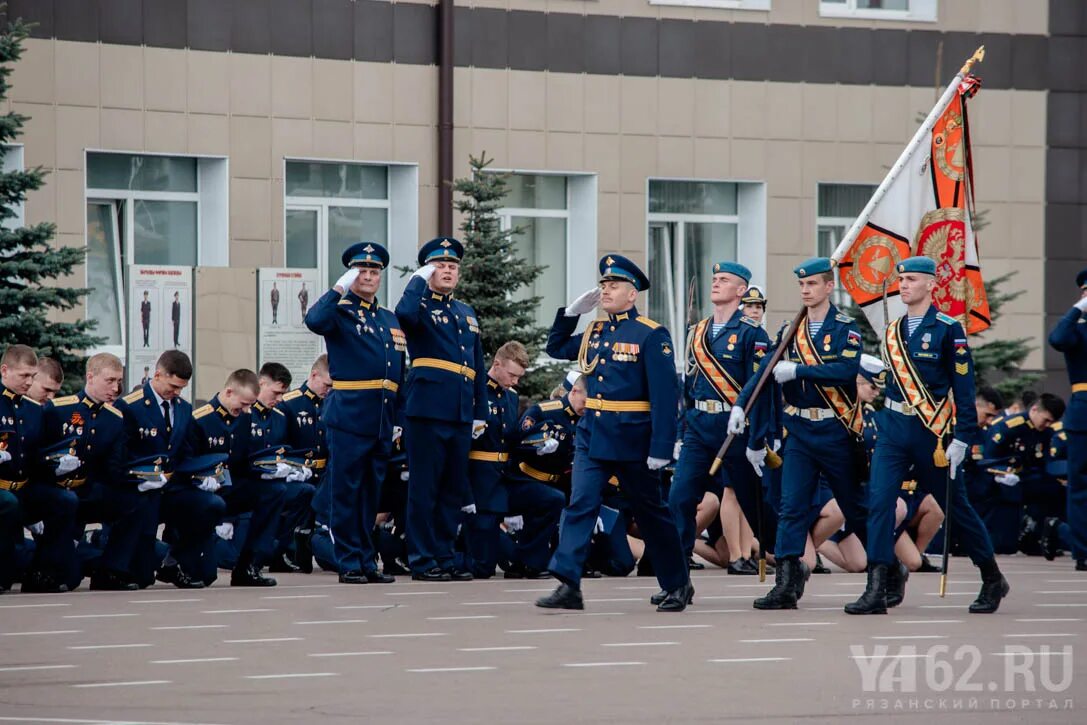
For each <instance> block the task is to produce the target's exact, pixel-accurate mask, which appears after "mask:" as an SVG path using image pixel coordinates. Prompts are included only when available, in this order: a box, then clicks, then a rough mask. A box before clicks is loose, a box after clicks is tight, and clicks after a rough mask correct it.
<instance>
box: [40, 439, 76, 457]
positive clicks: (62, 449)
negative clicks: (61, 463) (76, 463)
mask: <svg viewBox="0 0 1087 725" xmlns="http://www.w3.org/2000/svg"><path fill="white" fill-rule="evenodd" d="M77 440H79V437H78V436H68V437H67V438H64V439H62V440H59V441H57V442H56V443H54V444H53V445H51V446H47V447H45V448H42V449H41V454H42V455H43V456H45V459H46V460H47V461H53V462H56V461H58V460H60V457H61V456H67V455H73V456H74V455H75V444H76V441H77Z"/></svg>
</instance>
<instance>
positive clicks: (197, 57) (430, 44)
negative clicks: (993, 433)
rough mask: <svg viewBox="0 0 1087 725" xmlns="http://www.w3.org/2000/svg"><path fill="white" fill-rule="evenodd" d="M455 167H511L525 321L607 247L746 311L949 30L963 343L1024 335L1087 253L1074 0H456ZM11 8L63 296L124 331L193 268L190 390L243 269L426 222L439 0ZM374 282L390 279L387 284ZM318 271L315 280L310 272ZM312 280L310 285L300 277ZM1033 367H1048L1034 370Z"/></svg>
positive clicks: (1040, 351) (231, 360) (1078, 24)
mask: <svg viewBox="0 0 1087 725" xmlns="http://www.w3.org/2000/svg"><path fill="white" fill-rule="evenodd" d="M453 5H454V6H455V7H454V9H453V12H452V18H453V32H452V61H453V66H454V68H453V71H452V122H453V131H452V149H453V175H454V176H462V175H464V174H465V173H466V172H467V169H468V158H469V154H476V155H478V154H480V153H483V152H486V154H487V156H488V157H490V158H493V159H494V161H493V164H492V168H494V169H495V170H503V171H510V172H514V176H513V177H511V194H510V196H509V198H508V199H507V207H506V208H505V209H504V210H503V220H504V223H506V224H508V225H510V226H512V227H521V228H523V229H524V230H525V231H524V233H523V234H521V235H519V236H518V245H519V248H520V249H521V250H522V252H523V254H524V255H525V256H526V257H528V258H529V259H530V260H532V261H535V262H537V263H539V264H546V265H548V269H547V270H546V271H545V273H544V275H543V277H542V278H541V279H540V281H539V282H538V283H537V288H536V290H534V293H535V294H538V295H540V296H542V297H543V298H544V300H545V302H544V307H545V309H542V310H541V313H540V319H541V321H545V320H548V319H550V316H551V314H553V313H552V312H551V310H552V309H553V308H554V307H555V306H557V305H559V304H562V303H563V302H564V301H565V300H566V299H568V298H569V297H570V296H571V295H572V294H575V293H577V292H580V291H581V290H583V289H584V288H586V287H588V286H590V285H591V284H593V281H594V279H595V267H594V263H595V260H596V258H597V257H598V256H599V255H600V254H603V253H605V252H619V253H623V254H627V255H629V256H631V257H632V258H634V259H636V260H638V261H639V262H641V263H644V264H646V265H647V267H648V270H649V272H650V276H651V278H652V281H653V285H654V289H653V291H652V292H651V293H650V299H649V300H648V303H647V307H648V309H647V310H645V312H647V313H648V314H650V315H651V316H653V317H655V318H657V319H659V320H661V321H662V322H665V323H667V324H669V325H671V326H673V327H679V326H681V325H682V323H683V320H684V319H685V318H686V314H687V305H688V300H687V299H686V293H687V289H688V286H689V283H690V280H691V279H692V278H694V279H695V280H696V281H697V282H698V284H697V285H696V287H698V289H699V296H698V298H697V299H696V300H695V304H696V306H698V307H700V308H702V309H703V310H704V309H705V305H706V304H707V303H706V300H705V299H704V298H703V297H702V295H703V294H704V290H705V288H706V287H707V279H708V276H709V275H708V270H709V266H710V264H711V263H712V262H713V261H717V260H719V259H723V258H734V259H738V260H740V261H742V262H744V263H745V264H747V265H748V266H749V267H751V268H752V270H753V271H754V274H755V279H754V280H753V281H754V282H757V283H760V284H762V285H764V286H765V288H766V290H767V293H768V295H769V298H770V304H769V313H770V318H771V321H772V322H773V323H776V322H777V321H779V320H782V319H784V318H786V317H788V316H791V314H792V313H793V312H794V309H793V308H794V307H795V294H794V292H793V289H794V282H793V280H792V276H791V269H792V267H793V266H794V264H796V263H797V262H799V261H801V260H802V259H804V258H806V257H809V256H812V255H815V254H817V253H819V254H826V253H829V251H830V250H831V249H832V248H833V246H834V244H835V242H836V240H837V239H839V238H840V237H841V235H842V233H843V232H844V230H845V228H846V227H848V225H849V223H850V222H851V221H852V219H853V217H855V216H856V214H857V213H858V212H859V211H860V208H861V207H862V206H863V205H864V202H865V201H866V200H867V196H868V194H870V192H871V190H872V189H873V188H874V187H875V185H876V184H878V183H879V181H880V180H881V179H882V177H883V176H884V174H885V173H886V171H887V169H888V167H889V166H890V165H891V164H892V163H893V162H894V160H895V159H896V157H897V156H898V154H899V153H900V152H901V150H902V148H903V147H904V146H905V143H906V141H907V140H908V139H909V137H910V136H911V135H912V133H913V131H914V130H915V128H916V126H917V124H918V123H919V120H920V117H921V115H922V114H924V113H925V112H927V111H928V110H929V109H930V108H931V106H932V104H933V102H934V101H935V98H936V96H937V95H938V92H939V89H942V88H943V86H944V85H945V84H946V83H947V81H948V80H949V79H950V78H951V76H952V75H953V74H954V72H955V71H956V70H957V69H958V67H959V66H960V65H961V64H962V62H963V61H964V60H965V59H966V58H967V57H969V55H970V54H971V53H972V52H973V50H974V49H975V48H976V47H977V46H978V45H982V44H984V45H985V46H986V48H987V51H988V54H987V56H986V59H985V62H984V63H983V64H981V65H980V66H978V67H977V68H976V69H975V72H976V74H977V75H979V76H980V77H981V79H982V81H983V89H982V91H981V92H980V93H979V94H978V96H977V97H976V98H975V99H974V101H973V102H972V104H971V107H970V120H971V137H972V141H973V148H974V159H975V170H976V192H977V207H978V209H979V210H983V211H984V219H985V222H986V224H985V226H984V228H983V229H982V230H981V231H980V232H979V239H980V248H981V258H982V263H983V268H984V272H985V275H986V277H993V276H997V275H1001V274H1004V273H1007V272H1014V273H1015V275H1014V276H1013V277H1012V278H1011V280H1010V281H1009V282H1008V283H1007V285H1006V287H1005V289H1013V288H1014V289H1021V290H1023V294H1022V295H1021V296H1020V297H1018V298H1017V299H1015V300H1014V301H1012V302H1010V303H1009V304H1008V305H1007V306H1006V308H1005V309H1004V311H1003V316H1002V317H1001V319H1000V321H999V323H998V325H997V327H996V329H994V330H993V331H991V332H990V333H987V337H1000V338H1019V337H1023V338H1028V339H1029V340H1030V341H1031V343H1032V344H1033V345H1034V346H1035V348H1036V349H1035V351H1034V352H1033V353H1032V354H1031V356H1030V358H1029V359H1028V360H1027V363H1026V365H1025V367H1028V368H1031V369H1050V370H1056V369H1058V368H1059V364H1060V361H1059V360H1058V359H1057V358H1055V357H1053V356H1051V355H1049V354H1048V353H1046V351H1045V345H1044V340H1045V334H1046V330H1047V329H1048V327H1049V326H1050V325H1051V324H1052V322H1053V321H1054V320H1055V319H1056V317H1057V316H1059V315H1060V314H1062V313H1063V312H1064V310H1065V309H1067V307H1068V305H1069V304H1070V303H1071V302H1072V301H1073V299H1074V295H1073V292H1074V290H1073V289H1072V285H1071V278H1072V275H1073V274H1074V271H1073V270H1074V269H1078V268H1080V267H1082V266H1083V260H1085V259H1087V234H1085V227H1087V123H1085V122H1084V118H1087V71H1085V68H1087V7H1085V5H1087V4H1085V3H1082V2H1078V0H456V2H455V3H453ZM8 14H9V15H10V16H20V17H23V18H25V19H27V20H31V21H34V22H36V23H37V25H36V26H35V28H34V30H33V33H32V38H31V39H29V40H28V41H27V43H26V49H25V54H24V56H23V58H22V60H21V61H20V62H19V63H18V64H17V65H16V67H15V71H14V73H13V75H12V78H11V83H12V86H13V87H12V89H11V91H10V94H9V102H8V107H9V108H10V109H13V110H15V111H18V112H20V113H23V114H25V115H27V116H29V117H30V120H29V121H28V122H27V125H26V129H25V134H24V136H23V138H22V139H21V142H22V145H21V147H17V152H16V153H9V154H8V155H7V158H6V159H5V163H21V164H25V165H26V166H39V165H40V166H42V167H44V168H45V169H46V170H48V171H49V172H50V176H49V179H48V183H47V186H46V187H45V188H43V189H42V190H40V191H38V192H35V193H34V194H33V195H31V197H30V198H29V199H28V201H27V203H26V207H25V210H24V215H25V219H26V221H28V222H36V221H42V220H50V221H55V222H56V223H57V225H58V235H57V243H58V244H63V245H72V246H84V245H87V246H88V248H89V256H88V264H87V268H86V270H85V271H84V272H83V273H82V274H83V275H84V277H83V278H82V279H76V280H74V281H75V282H76V283H83V281H84V279H85V280H86V283H87V284H88V286H91V287H93V288H94V291H93V292H92V294H91V296H90V298H89V299H88V302H87V304H86V305H85V307H84V309H82V310H79V311H78V314H83V315H89V316H90V317H93V318H95V319H98V320H99V328H100V331H101V332H102V333H103V334H106V335H107V336H108V337H109V346H107V348H106V349H112V350H115V351H117V352H120V353H121V354H122V355H124V354H125V353H126V351H127V350H126V348H127V347H128V346H130V345H131V341H130V340H129V341H126V340H125V335H124V333H123V332H122V331H123V330H124V328H125V324H126V322H125V314H126V313H125V309H126V306H127V307H131V301H129V303H128V305H126V301H125V289H126V288H125V279H126V275H127V274H128V273H129V272H128V270H129V267H130V265H132V264H176V265H184V266H191V267H193V268H194V269H195V272H194V285H195V289H194V300H195V301H194V305H193V310H192V320H193V324H194V327H195V340H194V343H193V349H194V352H195V358H196V363H197V382H196V388H197V395H198V396H200V397H206V396H207V395H208V394H209V393H210V392H211V391H213V390H215V389H216V388H217V386H218V385H220V384H221V381H222V380H223V378H224V377H225V375H226V373H227V372H228V371H229V370H231V369H233V368H236V367H241V366H250V367H251V366H253V365H255V363H256V346H257V342H256V307H257V299H256V297H257V292H256V280H255V270H256V269H257V268H261V267H285V266H289V267H311V268H316V269H317V270H319V274H320V276H319V279H320V280H321V281H322V283H323V284H324V283H327V281H329V280H334V279H335V278H336V276H338V275H337V267H338V258H339V253H340V251H341V250H342V248H343V247H344V246H346V245H347V244H348V243H350V242H353V241H356V240H358V239H362V238H366V239H376V240H378V241H382V242H384V243H386V244H387V245H388V246H389V248H390V250H391V252H392V256H393V262H394V264H412V263H413V259H414V256H415V250H416V248H417V246H418V245H419V243H420V242H421V241H425V240H426V239H428V238H430V237H432V236H434V235H435V234H437V233H438V231H439V226H440V225H439V190H440V188H441V183H440V179H439V163H438V158H439V126H440V123H439V110H440V109H439V106H440V104H439V76H440V72H439V61H440V57H441V51H442V46H441V43H440V26H441V20H442V18H441V11H440V8H439V6H438V4H437V3H435V2H419V1H416V0H410V1H409V0H398V1H395V2H389V1H387V0H8ZM402 285H403V279H401V278H399V277H397V275H396V274H395V273H392V274H390V279H389V284H388V287H389V289H388V290H387V291H386V294H388V295H392V296H394V299H395V295H397V294H398V291H399V289H400V288H402ZM317 294H319V292H318V293H317ZM314 299H316V295H315V297H314ZM1049 379H1050V382H1049V385H1050V386H1051V387H1053V389H1054V390H1060V389H1061V387H1062V386H1063V380H1061V379H1060V378H1059V377H1057V376H1054V375H1051V376H1049Z"/></svg>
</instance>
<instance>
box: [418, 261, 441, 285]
mask: <svg viewBox="0 0 1087 725" xmlns="http://www.w3.org/2000/svg"><path fill="white" fill-rule="evenodd" d="M437 269H438V268H437V267H435V266H434V265H433V264H424V265H423V266H422V267H420V268H419V269H417V270H415V273H414V274H413V275H412V277H422V278H423V281H424V282H429V281H430V278H431V277H433V276H434V272H435V271H437Z"/></svg>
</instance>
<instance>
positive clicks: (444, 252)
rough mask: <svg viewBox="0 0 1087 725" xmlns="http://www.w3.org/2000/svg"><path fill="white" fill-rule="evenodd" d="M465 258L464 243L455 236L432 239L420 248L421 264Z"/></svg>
mask: <svg viewBox="0 0 1087 725" xmlns="http://www.w3.org/2000/svg"><path fill="white" fill-rule="evenodd" d="M462 259H464V245H463V244H461V243H460V242H459V241H457V240H456V239H454V238H453V237H438V238H437V239H431V240H430V241H429V242H427V243H426V244H424V245H423V246H422V248H420V249H419V266H420V267H421V266H423V265H424V264H427V263H428V262H443V261H444V262H459V261H461V260H462Z"/></svg>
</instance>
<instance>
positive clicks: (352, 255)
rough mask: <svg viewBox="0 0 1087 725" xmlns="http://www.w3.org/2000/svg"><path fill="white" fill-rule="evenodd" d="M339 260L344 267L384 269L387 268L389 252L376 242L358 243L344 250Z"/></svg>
mask: <svg viewBox="0 0 1087 725" xmlns="http://www.w3.org/2000/svg"><path fill="white" fill-rule="evenodd" d="M340 260H341V261H342V262H343V266H345V267H377V268H378V269H385V268H386V267H388V266H389V250H388V249H385V247H383V246H381V245H380V244H378V243H377V242H359V243H358V244H352V245H351V246H350V247H348V248H347V249H345V250H344V251H343V256H341V257H340Z"/></svg>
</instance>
